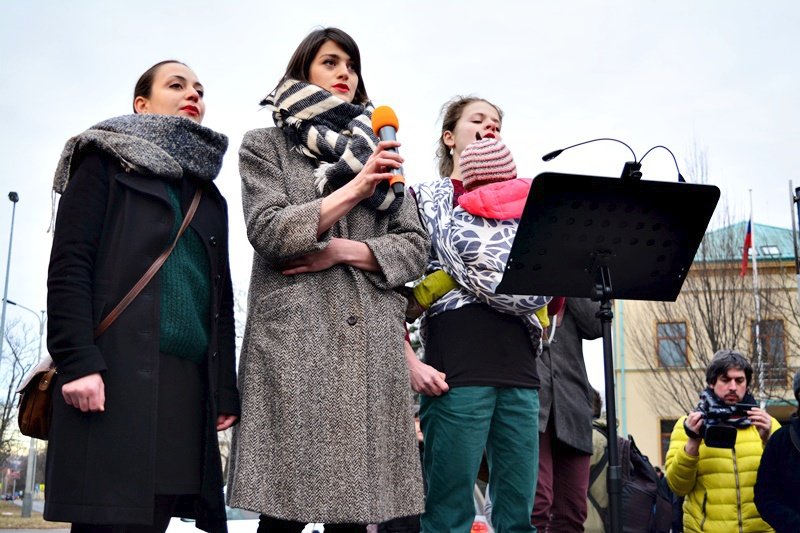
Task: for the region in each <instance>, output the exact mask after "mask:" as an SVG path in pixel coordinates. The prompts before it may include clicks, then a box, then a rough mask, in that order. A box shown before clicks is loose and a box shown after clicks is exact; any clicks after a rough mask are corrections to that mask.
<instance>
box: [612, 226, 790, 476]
mask: <svg viewBox="0 0 800 533" xmlns="http://www.w3.org/2000/svg"><path fill="white" fill-rule="evenodd" d="M754 230H755V232H754V234H755V238H756V241H755V246H756V247H757V248H756V249H757V250H758V280H757V283H758V290H757V291H754V282H755V281H754V278H753V276H752V261H750V262H749V265H748V268H747V270H746V272H745V275H744V276H742V275H740V274H741V270H742V261H741V257H742V255H741V254H742V252H741V250H742V244H743V242H744V235H745V233H746V231H747V223H746V222H744V223H739V224H734V225H731V226H728V227H725V228H723V229H721V230H717V231H715V232H710V233H708V234H707V235H706V237H705V239H704V241H703V245H701V248H700V250H699V251H698V254H697V257H696V259H695V262H694V264H693V266H692V269H691V271H690V273H689V275H688V277H687V279H686V282H685V283H684V286H683V288H682V290H681V294H680V295H679V297H678V299H677V301H676V302H671V303H665V302H644V301H632V300H627V301H616V302H614V329H613V333H614V357H615V364H614V368H615V384H616V393H617V395H616V398H617V418H618V420H619V429H620V433H621V434H622V435H632V436H633V437H634V439H635V441H636V444H637V446H638V447H639V448H640V449H641V450H642V452H643V453H644V454H645V455H647V456H649V458H650V460H651V462H652V463H653V464H656V465H663V462H664V456H665V454H666V451H667V447H668V445H669V436H670V433H671V431H672V428H673V426H674V424H675V421H676V420H677V419H678V418H679V417H680V416H682V415H684V414H686V413H687V412H688V411H689V410H690V409H692V408H693V407H694V406H695V405H696V404H697V402H698V395H699V392H700V391H701V390H702V389H703V388H704V387H705V367H706V365H707V364H708V362H709V360H710V359H711V356H713V354H714V352H715V351H716V350H717V349H723V348H734V349H736V350H739V351H740V352H742V353H743V354H745V356H746V357H747V358H748V359H749V360H750V361H751V364H752V365H753V368H754V376H753V380H752V383H751V392H753V395H754V396H755V398H756V400H757V401H759V402H760V403H762V404H763V405H764V406H765V407H766V409H767V410H768V411H769V412H770V414H772V415H773V416H774V417H776V418H778V419H779V420H787V419H788V418H789V416H791V414H792V413H793V412H794V410H795V407H796V406H795V402H794V396H793V394H792V391H791V379H792V377H793V375H794V371H795V370H796V369H797V368H798V367H799V366H800V350H798V348H800V344H799V343H798V341H800V324H799V323H798V282H797V278H796V276H795V259H794V246H793V238H792V232H791V230H788V229H784V228H774V227H770V226H761V225H755V227H754ZM756 293H757V294H758V301H759V304H760V306H759V307H760V309H759V311H760V313H759V316H760V318H761V320H760V321H758V320H757V319H756V297H755V294H756ZM759 353H760V354H761V355H760V357H759V355H758V354H759Z"/></svg>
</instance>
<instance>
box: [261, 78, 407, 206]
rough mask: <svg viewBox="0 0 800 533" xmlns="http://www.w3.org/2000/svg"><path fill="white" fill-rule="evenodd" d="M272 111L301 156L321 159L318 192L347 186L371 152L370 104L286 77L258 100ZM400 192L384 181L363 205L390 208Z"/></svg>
mask: <svg viewBox="0 0 800 533" xmlns="http://www.w3.org/2000/svg"><path fill="white" fill-rule="evenodd" d="M261 105H263V106H266V107H267V109H270V110H272V118H273V119H274V120H275V125H276V126H277V127H279V128H281V129H282V130H283V132H284V133H285V134H286V135H287V136H288V137H289V139H290V140H291V141H292V142H293V143H294V144H295V146H297V149H298V151H299V152H300V153H302V154H303V155H305V156H307V157H310V158H312V159H316V160H318V161H319V162H320V165H319V167H318V168H317V170H316V171H315V172H314V187H315V188H316V190H317V194H318V195H319V196H322V195H323V193H324V191H325V187H326V186H327V185H330V187H331V188H333V189H338V188H339V187H341V186H343V185H345V184H346V183H347V182H349V181H350V180H351V179H353V178H354V177H355V176H356V174H358V173H359V172H360V171H361V169H362V168H364V164H365V163H366V162H367V159H369V156H370V155H372V152H373V151H374V150H375V146H376V145H377V144H378V137H377V136H376V135H375V133H374V132H373V131H372V110H373V107H372V104H370V103H367V104H366V105H359V104H351V103H348V102H345V101H344V100H342V99H341V98H338V97H336V96H334V95H332V94H331V93H330V92H328V91H326V90H325V89H323V88H321V87H319V86H317V85H314V84H311V83H305V82H301V81H298V80H293V79H287V80H284V81H283V83H281V84H280V85H279V86H278V87H277V88H276V89H275V90H274V91H273V92H272V93H270V94H269V95H268V96H267V97H266V98H264V99H263V100H262V101H261ZM402 202H403V198H402V197H396V196H395V194H394V192H393V191H392V190H391V188H390V187H389V182H388V181H385V180H384V181H382V182H380V183H379V184H378V186H377V187H376V188H375V193H374V194H373V195H372V196H371V197H369V198H367V199H365V200H362V202H361V203H362V204H364V205H366V206H368V207H371V208H372V209H375V210H377V211H387V212H390V213H392V212H394V211H396V210H397V209H399V208H400V205H401V204H402Z"/></svg>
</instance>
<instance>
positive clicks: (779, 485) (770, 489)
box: [755, 426, 800, 533]
mask: <svg viewBox="0 0 800 533" xmlns="http://www.w3.org/2000/svg"><path fill="white" fill-rule="evenodd" d="M789 429H790V427H789V426H784V427H782V428H781V429H779V430H778V431H777V432H776V433H775V434H774V435H773V436H772V437H771V438H770V439H769V440H768V441H767V446H766V447H765V448H764V453H763V455H762V456H761V464H760V465H759V467H758V477H757V478H756V486H755V504H756V508H757V509H758V513H759V514H760V515H761V518H763V519H764V521H766V522H767V523H768V524H769V525H771V526H772V527H773V528H774V529H775V531H776V532H777V533H796V532H797V531H800V509H798V508H797V505H796V503H795V504H794V505H792V503H790V502H789V501H787V498H791V499H792V502H797V501H798V499H797V494H796V492H795V491H792V490H787V488H788V487H792V486H795V485H794V483H795V476H796V475H797V471H796V470H795V469H794V468H792V467H795V466H797V465H798V464H800V454H799V453H798V451H797V450H796V449H795V447H794V444H792V440H791V438H790V437H789Z"/></svg>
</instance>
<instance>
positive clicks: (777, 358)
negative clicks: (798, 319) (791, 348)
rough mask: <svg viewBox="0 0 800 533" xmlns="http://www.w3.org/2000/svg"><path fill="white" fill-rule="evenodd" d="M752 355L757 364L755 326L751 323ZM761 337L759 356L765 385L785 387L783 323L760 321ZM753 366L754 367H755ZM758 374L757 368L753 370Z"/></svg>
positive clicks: (780, 321) (779, 321)
mask: <svg viewBox="0 0 800 533" xmlns="http://www.w3.org/2000/svg"><path fill="white" fill-rule="evenodd" d="M752 327H753V331H752V338H753V354H755V357H754V362H755V363H756V365H757V364H758V359H757V358H758V346H757V345H756V325H755V322H753V326H752ZM759 330H760V331H759V336H760V337H761V354H762V361H763V365H764V384H765V385H776V386H784V385H786V349H785V345H784V335H783V321H782V320H762V321H761V323H760V328H759ZM756 365H754V366H756ZM754 370H755V371H756V372H758V368H755V369H754Z"/></svg>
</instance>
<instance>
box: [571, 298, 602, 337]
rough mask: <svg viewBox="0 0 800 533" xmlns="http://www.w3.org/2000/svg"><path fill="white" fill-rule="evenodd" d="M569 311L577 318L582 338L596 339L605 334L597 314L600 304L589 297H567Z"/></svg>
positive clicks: (578, 331) (576, 324)
mask: <svg viewBox="0 0 800 533" xmlns="http://www.w3.org/2000/svg"><path fill="white" fill-rule="evenodd" d="M566 306H567V311H568V312H569V313H570V314H571V315H572V317H573V318H574V319H575V326H576V328H577V333H578V335H579V336H580V338H581V339H586V340H594V339H597V338H600V337H602V336H603V325H602V324H601V322H600V319H599V318H597V317H596V316H595V314H596V313H597V311H599V310H600V304H598V303H597V302H593V301H592V300H590V299H588V298H567V301H566Z"/></svg>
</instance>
